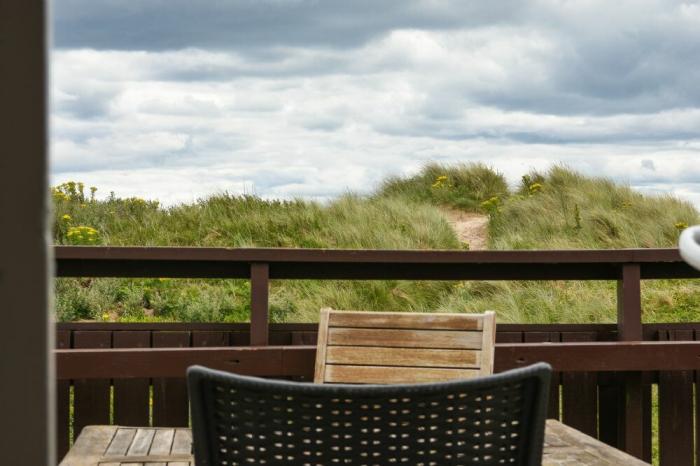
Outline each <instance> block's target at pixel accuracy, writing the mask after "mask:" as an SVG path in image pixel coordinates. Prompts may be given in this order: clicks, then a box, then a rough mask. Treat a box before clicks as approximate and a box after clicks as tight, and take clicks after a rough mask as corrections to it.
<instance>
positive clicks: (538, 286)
mask: <svg viewBox="0 0 700 466" xmlns="http://www.w3.org/2000/svg"><path fill="white" fill-rule="evenodd" d="M84 191H85V187H84V186H81V185H80V184H78V183H72V184H70V183H69V184H64V185H61V186H59V187H56V188H54V189H53V198H54V239H55V242H56V243H58V244H88V245H95V244H108V245H137V246H217V247H299V248H341V249H347V248H351V249H459V248H461V245H460V242H459V241H458V239H457V238H456V236H455V234H454V232H453V231H452V230H451V228H450V226H449V224H448V223H447V222H446V220H445V219H444V218H443V216H442V214H441V212H440V210H441V208H443V207H449V208H452V209H454V208H458V209H463V210H467V211H473V212H482V213H484V214H488V215H489V217H490V222H489V223H490V227H489V229H490V238H489V242H490V245H491V247H492V248H494V249H554V248H557V249H569V248H583V249H590V248H625V247H668V246H673V245H674V244H675V242H676V240H677V237H678V234H679V232H680V230H681V229H682V228H683V226H684V225H688V224H692V223H695V222H697V221H698V213H697V212H696V211H695V210H694V209H693V207H692V206H691V205H690V204H688V203H686V202H682V201H680V200H678V199H675V198H672V197H651V196H645V195H642V194H640V193H638V192H635V191H633V190H632V189H630V188H629V187H626V186H621V185H618V184H615V183H613V182H611V181H609V180H606V179H601V178H590V177H584V176H582V175H580V174H577V173H575V172H573V171H571V170H567V169H565V168H563V167H555V168H553V169H551V170H550V171H548V172H546V173H530V174H527V175H525V176H524V177H523V182H522V184H521V185H520V186H519V187H517V189H515V190H514V192H510V191H509V190H508V186H507V184H506V182H505V179H504V177H503V176H502V175H501V174H500V173H497V172H496V171H494V170H492V169H490V168H488V167H487V166H485V165H481V164H477V165H456V166H445V165H436V164H431V165H427V166H426V167H424V169H423V170H422V171H421V172H420V173H418V174H416V175H415V176H412V177H407V178H391V179H388V180H386V181H385V182H384V183H383V184H382V185H381V186H379V187H378V189H377V190H376V192H375V193H374V194H372V195H370V196H366V197H363V196H358V195H345V196H341V197H339V198H338V199H336V200H334V201H332V202H330V203H328V204H319V203H315V202H308V201H304V200H299V199H297V200H292V201H274V200H273V201H268V200H263V199H260V198H258V197H255V196H232V195H229V194H221V195H217V196H212V197H210V198H208V199H203V200H200V201H198V202H196V203H194V204H189V205H179V206H174V207H169V208H164V207H161V206H160V205H159V204H158V203H157V202H154V201H144V200H141V199H135V198H129V199H121V198H118V197H116V196H114V195H112V196H110V197H109V198H108V199H106V200H96V199H95V198H94V196H87V195H85V194H84ZM93 194H94V193H93ZM91 232H92V233H91ZM249 301H250V289H249V285H248V283H247V282H246V281H240V280H174V279H168V278H162V279H148V280H128V279H116V278H115V279H90V278H86V279H60V280H57V281H56V316H57V319H59V320H81V319H86V320H109V321H112V320H121V321H142V320H148V321H216V322H240V321H246V320H248V316H249V312H250V308H249ZM643 303H644V309H645V314H644V319H645V320H646V321H684V320H685V321H687V320H698V319H699V318H700V284H698V282H697V281H690V280H685V281H648V282H645V283H644V287H643ZM326 306H331V307H334V308H338V309H366V310H381V309H384V310H405V311H431V310H437V311H453V312H474V311H483V310H485V309H494V310H496V312H497V315H498V320H499V322H540V323H547V322H609V321H614V319H615V312H616V311H615V287H614V284H613V283H610V282H576V281H571V282H566V281H555V282H484V281H472V282H405V281H318V280H298V281H277V282H275V281H273V282H272V284H271V294H270V310H271V320H272V321H273V322H313V321H316V320H317V318H318V310H319V309H320V308H321V307H326Z"/></svg>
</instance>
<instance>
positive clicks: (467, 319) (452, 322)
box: [328, 311, 483, 330]
mask: <svg viewBox="0 0 700 466" xmlns="http://www.w3.org/2000/svg"><path fill="white" fill-rule="evenodd" d="M328 326H329V327H351V328H358V327H359V328H393V329H399V328H401V329H432V330H481V329H482V326H483V316H482V315H481V314H432V313H431V314H425V313H420V314H413V313H408V312H377V313H374V312H362V311H343V312H331V313H330V315H329V318H328Z"/></svg>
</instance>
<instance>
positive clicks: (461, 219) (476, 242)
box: [441, 209, 489, 251]
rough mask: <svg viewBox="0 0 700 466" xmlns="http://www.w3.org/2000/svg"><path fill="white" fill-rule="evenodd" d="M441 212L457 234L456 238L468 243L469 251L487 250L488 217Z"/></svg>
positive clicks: (467, 213)
mask: <svg viewBox="0 0 700 466" xmlns="http://www.w3.org/2000/svg"><path fill="white" fill-rule="evenodd" d="M441 212H442V214H443V215H444V216H445V218H446V219H447V222H448V223H449V224H450V226H451V227H452V229H453V230H454V231H455V233H456V234H457V238H459V240H460V241H463V242H465V243H468V244H469V249H470V250H472V251H480V250H483V249H488V237H489V236H488V226H489V217H488V215H482V214H475V213H473V212H462V211H460V210H452V209H441Z"/></svg>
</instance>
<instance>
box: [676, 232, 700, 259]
mask: <svg viewBox="0 0 700 466" xmlns="http://www.w3.org/2000/svg"><path fill="white" fill-rule="evenodd" d="M678 249H679V251H680V253H681V257H683V259H684V260H685V261H686V262H687V263H688V264H690V265H692V266H693V267H695V268H696V269H698V270H700V225H697V226H694V227H690V228H686V229H685V230H683V233H681V237H680V238H679V239H678Z"/></svg>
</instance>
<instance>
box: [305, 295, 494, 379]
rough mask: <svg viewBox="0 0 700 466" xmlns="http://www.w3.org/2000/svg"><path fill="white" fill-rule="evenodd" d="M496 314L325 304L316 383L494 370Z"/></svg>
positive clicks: (466, 374)
mask: <svg viewBox="0 0 700 466" xmlns="http://www.w3.org/2000/svg"><path fill="white" fill-rule="evenodd" d="M495 337H496V315H495V313H494V312H492V311H487V312H486V313H484V314H438V313H409V312H362V311H336V310H333V309H322V310H321V317H320V320H319V326H318V346H317V351H316V370H315V373H314V382H316V383H358V384H367V383H369V384H389V383H418V382H439V381H444V380H452V379H458V378H469V377H475V376H480V375H489V374H491V373H493V352H494V344H495Z"/></svg>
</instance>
